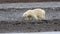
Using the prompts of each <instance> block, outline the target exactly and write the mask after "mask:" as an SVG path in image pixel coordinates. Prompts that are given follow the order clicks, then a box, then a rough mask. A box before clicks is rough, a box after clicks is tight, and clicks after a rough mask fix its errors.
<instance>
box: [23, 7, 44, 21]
mask: <svg viewBox="0 0 60 34" xmlns="http://www.w3.org/2000/svg"><path fill="white" fill-rule="evenodd" d="M28 16H31V18H32V17H33V18H35V19H36V20H38V19H40V20H45V11H44V10H43V9H39V8H38V9H33V10H27V11H26V12H25V13H23V17H26V18H27V19H29V17H28Z"/></svg>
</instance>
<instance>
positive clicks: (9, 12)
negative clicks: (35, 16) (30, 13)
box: [0, 3, 60, 33]
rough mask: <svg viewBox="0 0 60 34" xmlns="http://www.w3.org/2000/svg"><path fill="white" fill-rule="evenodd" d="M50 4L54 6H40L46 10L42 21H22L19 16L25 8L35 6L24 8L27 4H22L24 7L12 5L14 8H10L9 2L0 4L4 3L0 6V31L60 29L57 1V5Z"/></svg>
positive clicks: (59, 10)
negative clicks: (44, 18)
mask: <svg viewBox="0 0 60 34" xmlns="http://www.w3.org/2000/svg"><path fill="white" fill-rule="evenodd" d="M37 4H39V3H37ZM50 4H52V5H53V4H54V5H55V6H54V7H53V6H50V5H48V7H47V6H44V7H43V6H41V7H40V8H42V9H44V10H45V11H46V20H43V21H35V20H33V21H24V20H23V19H22V17H21V16H22V14H23V13H24V12H25V11H26V10H28V9H34V8H36V6H35V7H32V8H31V7H29V8H26V7H27V6H25V5H24V6H25V7H24V8H23V7H22V8H21V7H20V8H16V5H14V7H15V8H14V7H12V8H10V7H9V5H10V4H0V6H1V7H2V6H3V5H5V6H4V7H2V8H0V33H9V32H47V31H60V23H59V22H60V7H59V6H60V5H59V3H56V4H57V5H56V4H55V3H50ZM12 5H13V4H12ZM26 5H28V4H26ZM31 5H32V4H31ZM42 5H43V3H42ZM10 6H11V5H10ZM49 6H50V7H49ZM56 6H57V7H56ZM7 7H8V8H7Z"/></svg>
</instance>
